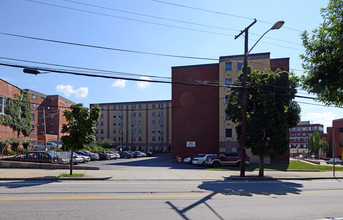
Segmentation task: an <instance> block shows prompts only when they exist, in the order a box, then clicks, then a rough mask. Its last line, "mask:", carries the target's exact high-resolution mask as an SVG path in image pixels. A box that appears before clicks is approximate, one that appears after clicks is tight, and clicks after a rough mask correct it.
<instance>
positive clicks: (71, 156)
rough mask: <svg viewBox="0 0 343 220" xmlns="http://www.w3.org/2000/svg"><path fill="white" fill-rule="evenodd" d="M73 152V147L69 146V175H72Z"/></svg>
mask: <svg viewBox="0 0 343 220" xmlns="http://www.w3.org/2000/svg"><path fill="white" fill-rule="evenodd" d="M73 154H74V148H73V147H72V148H71V152H70V174H69V175H70V176H72V175H73Z"/></svg>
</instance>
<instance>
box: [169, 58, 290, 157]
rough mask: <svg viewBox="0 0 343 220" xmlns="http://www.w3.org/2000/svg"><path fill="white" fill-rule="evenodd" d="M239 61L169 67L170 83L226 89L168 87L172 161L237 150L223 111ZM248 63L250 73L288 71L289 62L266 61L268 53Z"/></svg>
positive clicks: (230, 59)
mask: <svg viewBox="0 0 343 220" xmlns="http://www.w3.org/2000/svg"><path fill="white" fill-rule="evenodd" d="M243 59H244V56H243V55H237V56H223V57H220V58H219V63H212V64H203V65H192V66H178V67H172V80H173V82H178V81H183V82H193V83H197V82H198V83H199V82H203V83H204V84H216V85H226V86H227V87H223V86H221V87H211V86H193V85H182V84H172V105H173V108H172V149H173V150H172V158H175V157H176V156H177V155H180V156H181V157H182V158H184V157H188V156H192V155H195V154H197V153H219V152H235V151H239V150H240V149H239V148H240V147H239V144H238V142H237V137H236V132H235V124H233V123H232V122H231V121H230V119H229V118H228V117H227V116H226V115H225V108H226V100H227V97H228V96H229V94H230V88H229V86H230V85H232V83H233V82H234V81H235V80H236V79H237V77H238V76H239V75H240V74H241V73H242V67H243ZM248 60H249V65H250V66H252V68H253V69H257V70H264V69H271V70H272V71H275V70H277V69H280V70H284V71H289V58H281V59H270V53H259V54H250V55H249V59H248ZM250 156H251V155H250ZM283 160H288V155H287V156H286V157H284V158H283Z"/></svg>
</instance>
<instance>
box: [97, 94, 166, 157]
mask: <svg viewBox="0 0 343 220" xmlns="http://www.w3.org/2000/svg"><path fill="white" fill-rule="evenodd" d="M94 105H95V104H90V108H92V107H93V106H94ZM98 105H99V106H100V108H101V114H100V119H99V121H98V123H97V130H96V138H97V140H98V139H101V140H104V139H111V140H113V141H114V145H115V146H116V147H117V149H118V150H119V149H120V148H121V149H123V150H124V149H130V150H141V151H144V150H150V151H154V152H161V153H162V152H163V153H166V152H168V153H169V152H171V100H161V101H144V102H119V103H98Z"/></svg>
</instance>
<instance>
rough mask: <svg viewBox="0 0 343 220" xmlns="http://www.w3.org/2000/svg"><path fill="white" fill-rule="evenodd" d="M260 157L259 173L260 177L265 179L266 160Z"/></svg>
mask: <svg viewBox="0 0 343 220" xmlns="http://www.w3.org/2000/svg"><path fill="white" fill-rule="evenodd" d="M259 157H260V169H259V172H258V176H260V177H263V176H264V158H263V156H259Z"/></svg>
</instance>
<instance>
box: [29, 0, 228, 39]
mask: <svg viewBox="0 0 343 220" xmlns="http://www.w3.org/2000/svg"><path fill="white" fill-rule="evenodd" d="M26 1H29V2H34V3H38V4H43V5H48V6H53V7H58V8H64V9H69V10H74V11H80V12H84V13H90V14H96V15H102V16H107V17H112V18H117V19H123V20H128V21H135V22H140V23H146V24H154V25H159V26H165V27H171V28H177V29H183V30H189V31H196V32H202V33H208V34H216V35H222V36H234V35H232V34H224V33H219V32H214V31H206V30H200V29H194V28H186V27H181V26H175V25H169V24H162V23H157V22H152V21H143V20H139V19H134V18H127V17H122V16H116V15H109V14H104V13H100V12H94V11H88V10H83V9H78V8H72V7H67V6H61V5H55V4H50V3H45V2H40V1H34V0H26Z"/></svg>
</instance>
